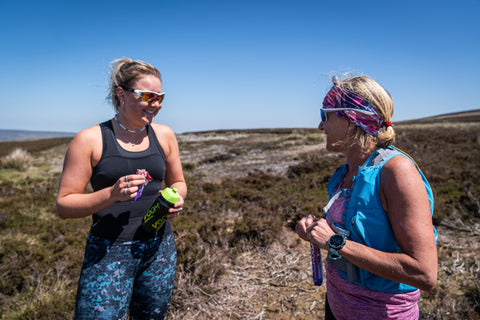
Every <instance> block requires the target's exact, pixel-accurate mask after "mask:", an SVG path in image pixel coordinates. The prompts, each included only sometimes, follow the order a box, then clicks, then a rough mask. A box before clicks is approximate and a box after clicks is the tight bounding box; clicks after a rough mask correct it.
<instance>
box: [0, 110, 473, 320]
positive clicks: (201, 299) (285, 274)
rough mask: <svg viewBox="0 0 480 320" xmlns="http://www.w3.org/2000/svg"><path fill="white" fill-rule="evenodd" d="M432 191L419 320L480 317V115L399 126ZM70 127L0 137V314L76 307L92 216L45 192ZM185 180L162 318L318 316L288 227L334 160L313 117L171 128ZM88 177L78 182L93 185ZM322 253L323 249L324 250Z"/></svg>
mask: <svg viewBox="0 0 480 320" xmlns="http://www.w3.org/2000/svg"><path fill="white" fill-rule="evenodd" d="M395 130H396V132H397V142H396V145H397V146H398V147H400V148H401V149H403V150H405V151H406V152H408V153H409V154H410V155H412V156H413V157H414V158H415V159H416V161H417V163H418V164H419V166H420V168H421V169H422V171H423V172H424V174H425V175H426V176H427V178H428V179H429V181H430V183H431V185H432V187H433V190H434V194H435V214H434V218H433V221H434V225H435V227H436V229H437V231H438V235H439V238H438V255H439V267H438V283H437V286H436V288H435V289H434V290H433V291H432V292H422V296H421V300H420V307H421V310H422V313H423V319H480V282H479V281H478V279H479V278H480V185H479V183H478V182H479V181H480V170H479V169H480V164H479V161H478V159H480V118H479V117H478V116H474V115H467V116H465V117H456V118H449V117H447V118H443V119H441V120H437V121H427V120H422V121H410V122H407V123H400V124H397V125H396V126H395ZM70 141H71V138H68V137H67V138H52V139H39V140H26V141H10V142H0V158H1V162H0V163H1V165H0V319H2V320H3V319H8V320H11V319H72V317H73V309H74V304H75V291H76V283H77V281H78V276H79V272H80V266H81V263H82V259H83V250H84V243H85V238H86V236H87V233H88V230H89V226H90V223H91V220H90V219H89V218H85V219H75V220H61V219H59V218H58V217H57V216H56V214H55V196H56V191H57V187H58V181H59V177H60V173H61V167H62V161H63V156H64V154H65V151H66V148H67V146H68V143H69V142H70ZM178 141H179V145H180V149H181V158H182V162H183V168H184V173H185V176H186V179H187V183H188V186H189V195H188V199H187V201H186V203H185V206H184V211H183V212H182V215H181V216H179V217H178V218H176V219H175V220H174V222H173V228H174V232H175V237H176V243H177V248H178V266H177V274H176V281H175V288H174V293H173V296H172V301H171V307H170V309H169V312H168V317H167V319H170V320H173V319H196V320H201V319H285V320H287V319H306V320H307V319H323V312H324V307H323V302H324V295H325V286H320V287H315V286H313V282H312V278H311V266H310V252H309V247H308V245H307V244H306V243H305V242H303V241H300V240H299V239H298V237H297V236H296V235H295V233H294V231H293V228H294V226H295V224H296V222H297V221H298V220H299V219H300V218H301V217H302V216H304V215H306V214H309V213H312V214H315V215H319V214H320V212H321V208H322V207H323V206H324V205H325V203H326V200H327V193H326V189H325V185H326V183H327V182H328V179H329V177H330V175H331V174H332V172H333V171H334V170H335V168H336V167H337V166H338V165H339V164H342V163H344V161H345V159H344V158H343V157H342V156H341V155H339V154H332V153H326V152H325V151H324V135H323V133H321V132H319V131H318V130H314V129H263V130H260V129H258V130H218V131H209V132H194V133H183V134H179V135H178ZM89 191H90V189H87V192H89ZM322 255H323V257H325V252H322Z"/></svg>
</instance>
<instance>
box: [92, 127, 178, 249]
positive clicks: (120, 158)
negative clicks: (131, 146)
mask: <svg viewBox="0 0 480 320" xmlns="http://www.w3.org/2000/svg"><path fill="white" fill-rule="evenodd" d="M100 128H101V132H102V140H103V149H102V156H101V158H100V161H99V162H98V164H97V165H96V166H95V167H94V168H93V173H92V177H91V179H90V183H91V185H92V187H93V190H94V191H97V190H101V189H104V188H106V187H110V186H112V185H114V184H115V182H116V181H117V180H118V179H119V178H120V177H123V176H125V175H129V174H135V173H136V172H137V169H145V170H147V171H148V172H149V173H150V176H151V177H152V178H153V180H152V181H150V182H149V183H148V184H147V185H146V186H145V189H144V190H143V194H142V196H141V197H140V198H139V199H138V200H137V201H135V202H133V199H132V200H127V201H122V202H115V203H114V204H112V205H111V206H110V207H108V208H106V209H103V210H101V211H99V212H97V213H95V214H94V215H93V221H92V227H91V229H90V233H91V234H93V235H95V236H98V237H102V238H107V239H111V240H117V241H132V240H143V239H149V238H153V237H157V236H161V235H163V234H168V233H172V227H171V225H170V221H167V222H166V223H165V224H164V225H163V227H162V228H160V229H159V230H158V232H157V233H156V234H149V233H147V232H145V231H144V230H143V228H141V224H142V221H143V216H144V215H145V213H146V212H147V211H148V209H149V208H150V206H151V205H152V204H153V202H154V201H155V199H156V198H157V197H158V195H159V194H158V191H159V190H160V189H162V183H163V179H164V177H165V155H164V153H163V150H162V147H161V146H160V144H159V142H158V140H157V137H156V136H155V132H154V131H153V128H152V127H151V126H150V125H148V126H147V128H146V130H147V134H148V140H149V142H150V145H149V147H148V148H147V149H146V150H144V151H140V152H131V151H126V150H125V149H123V148H122V147H121V146H120V145H119V144H118V142H117V139H116V138H115V134H114V132H113V127H112V122H111V120H108V121H106V122H103V123H101V124H100Z"/></svg>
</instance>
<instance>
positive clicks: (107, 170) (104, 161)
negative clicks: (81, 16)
mask: <svg viewBox="0 0 480 320" xmlns="http://www.w3.org/2000/svg"><path fill="white" fill-rule="evenodd" d="M164 96H165V92H163V91H162V81H161V76H160V72H159V71H158V70H157V69H156V68H155V67H154V66H152V65H150V64H148V63H146V62H143V61H138V60H135V61H134V60H131V59H128V58H125V59H120V60H116V61H114V62H113V63H112V70H111V79H110V93H109V98H111V101H112V103H113V106H114V108H115V111H116V115H115V116H114V117H113V118H112V119H110V120H108V121H105V122H103V123H100V124H98V125H96V126H93V127H91V128H88V129H85V130H83V131H81V132H79V133H78V134H77V135H76V136H75V138H74V139H73V141H72V143H71V144H70V146H69V148H68V151H67V154H66V156H65V161H64V168H63V173H62V176H61V181H60V186H59V190H58V197H57V213H58V215H59V216H60V217H61V218H83V217H87V216H92V227H91V229H90V233H89V235H88V239H87V244H86V249H85V258H84V262H83V267H82V272H81V275H80V280H79V284H78V291H77V301H76V307H75V319H124V318H125V316H126V315H127V313H129V314H130V317H131V319H163V318H164V316H165V314H166V311H167V307H168V304H169V301H170V297H171V294H172V289H173V280H174V277H175V267H176V247H175V242H174V239H173V233H172V227H171V224H170V221H167V222H166V223H165V224H164V225H163V227H161V228H160V229H159V230H158V231H157V232H156V233H148V232H146V231H145V230H144V229H143V228H142V227H141V223H142V218H143V216H144V215H145V213H146V212H147V211H148V209H149V207H150V206H151V204H152V203H153V202H154V200H155V198H156V197H157V196H158V192H159V191H160V190H161V189H162V186H167V187H171V188H176V189H177V190H178V193H179V194H180V195H181V197H180V201H179V202H178V203H177V204H176V205H175V208H172V209H170V211H169V215H168V217H167V219H168V220H170V219H172V218H174V217H176V216H177V215H178V214H179V212H180V210H181V208H182V205H183V203H184V200H183V198H185V197H186V195H187V186H186V184H185V179H184V177H183V173H182V166H181V163H180V157H179V150H178V144H177V140H176V138H175V135H174V133H173V131H172V130H171V129H170V128H169V127H167V126H165V125H161V124H156V123H153V119H154V117H155V116H156V115H157V113H158V112H159V111H160V109H161V108H162V101H163V98H164ZM89 182H90V183H91V185H92V187H93V192H92V193H84V190H85V187H86V186H87V184H88V183H89Z"/></svg>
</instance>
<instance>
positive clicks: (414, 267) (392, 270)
mask: <svg viewBox="0 0 480 320" xmlns="http://www.w3.org/2000/svg"><path fill="white" fill-rule="evenodd" d="M339 253H340V254H341V255H342V256H343V257H344V258H346V259H347V260H349V261H350V262H351V263H352V264H354V265H356V266H357V267H359V268H361V269H364V270H366V271H368V272H370V273H373V274H376V275H378V276H381V277H383V278H386V279H389V280H392V281H396V282H400V283H405V284H408V285H411V286H413V287H416V288H419V289H422V290H426V291H430V290H432V289H433V288H434V287H435V284H436V281H437V269H436V265H437V260H436V257H431V259H421V260H420V259H415V258H413V257H411V256H409V255H407V254H405V253H389V252H383V251H379V250H376V249H373V248H370V247H367V246H365V245H362V244H360V243H357V242H354V241H349V240H347V241H346V243H345V246H344V247H343V248H342V249H341V250H340V251H339Z"/></svg>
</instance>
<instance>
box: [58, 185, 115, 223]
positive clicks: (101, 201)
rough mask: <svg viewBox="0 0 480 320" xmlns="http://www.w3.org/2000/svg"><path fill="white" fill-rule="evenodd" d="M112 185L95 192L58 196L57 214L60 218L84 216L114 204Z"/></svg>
mask: <svg viewBox="0 0 480 320" xmlns="http://www.w3.org/2000/svg"><path fill="white" fill-rule="evenodd" d="M111 190H112V187H109V188H105V189H102V190H99V191H97V192H93V193H86V194H68V195H61V196H60V195H59V196H58V197H57V202H56V206H57V214H58V216H59V217H60V218H62V219H66V218H84V217H88V216H90V215H92V214H94V213H96V212H98V211H100V210H103V209H105V208H107V207H109V206H110V205H112V204H113V203H114V202H115V200H113V199H112V197H111Z"/></svg>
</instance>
